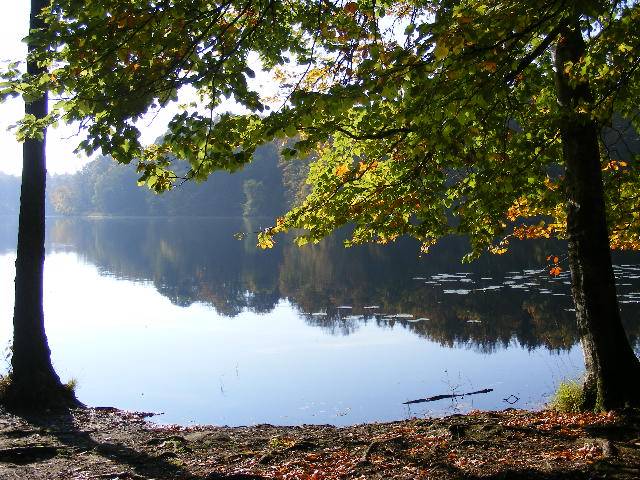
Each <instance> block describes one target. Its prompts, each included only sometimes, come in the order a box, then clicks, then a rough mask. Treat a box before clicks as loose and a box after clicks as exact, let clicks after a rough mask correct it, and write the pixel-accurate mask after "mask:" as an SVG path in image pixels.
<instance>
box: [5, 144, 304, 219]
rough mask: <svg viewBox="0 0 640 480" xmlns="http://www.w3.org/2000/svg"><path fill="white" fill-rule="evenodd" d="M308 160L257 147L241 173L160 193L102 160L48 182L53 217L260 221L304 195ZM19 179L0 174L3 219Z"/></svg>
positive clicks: (15, 206)
mask: <svg viewBox="0 0 640 480" xmlns="http://www.w3.org/2000/svg"><path fill="white" fill-rule="evenodd" d="M308 165H309V164H308V162H305V161H293V162H292V161H287V162H283V161H281V159H280V156H279V154H278V150H277V148H276V146H275V145H273V144H268V145H265V146H262V147H260V148H258V150H257V151H256V153H255V155H254V160H253V161H252V162H251V163H250V164H248V165H247V166H246V167H245V168H244V169H243V170H242V171H240V172H236V173H233V174H231V173H226V172H218V173H216V174H215V175H212V176H211V177H210V178H209V180H207V181H206V182H204V183H200V184H197V183H196V182H191V181H190V182H185V183H184V184H182V185H179V186H177V187H176V188H174V189H173V190H172V191H170V192H167V193H164V194H162V195H157V194H155V193H153V192H151V191H149V190H148V189H147V188H146V187H139V186H138V185H137V178H138V176H139V175H138V174H137V173H136V171H135V165H133V164H131V165H120V164H118V163H116V162H115V161H113V160H112V159H111V158H110V157H104V156H101V157H98V158H97V159H95V160H93V161H91V162H90V163H88V164H87V165H85V166H84V168H83V169H82V170H80V171H79V172H77V173H74V174H71V175H52V176H50V177H49V178H48V180H47V182H48V183H47V214H48V215H74V216H75V215H78V216H81V215H82V216H84V215H110V216H213V217H239V216H245V217H255V216H269V217H273V216H277V215H280V214H282V213H284V212H285V211H286V210H287V209H288V208H289V207H290V206H291V205H292V204H293V203H294V202H295V201H296V200H297V199H300V198H301V197H302V195H303V194H304V189H305V183H304V181H305V178H306V175H307V171H308ZM19 201H20V178H18V177H15V176H11V175H5V174H2V173H0V215H14V214H17V213H18V210H19Z"/></svg>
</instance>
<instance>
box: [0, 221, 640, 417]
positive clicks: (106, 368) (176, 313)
mask: <svg viewBox="0 0 640 480" xmlns="http://www.w3.org/2000/svg"><path fill="white" fill-rule="evenodd" d="M11 221H13V222H14V225H13V226H12V225H11V224H10V222H11ZM264 223H265V225H266V224H267V221H266V220H265V222H264ZM260 226H261V225H260V222H259V221H253V222H247V221H243V220H211V219H169V220H167V219H140V218H130V219H69V218H65V219H61V218H58V219H49V220H48V232H47V259H46V264H45V298H44V300H45V305H44V308H45V318H46V322H47V325H46V328H47V334H48V337H49V342H50V345H51V350H52V357H53V361H54V365H55V367H56V369H57V371H58V372H59V373H60V375H61V377H62V378H63V379H64V380H68V379H69V378H71V377H75V378H77V379H78V384H79V387H78V388H79V390H78V395H79V398H81V399H82V400H83V401H84V402H86V403H88V404H90V405H113V406H117V407H120V408H128V409H133V410H144V411H162V412H166V415H163V416H161V417H158V418H157V420H158V421H161V422H168V423H173V422H177V423H182V424H186V423H189V422H191V421H195V422H198V423H214V424H229V425H242V424H250V423H264V422H268V423H276V424H302V423H332V424H336V425H345V424H353V423H358V422H365V421H386V420H396V419H400V418H405V417H407V416H414V415H418V416H420V415H427V414H429V415H431V414H443V413H452V412H456V411H465V410H468V409H470V408H482V409H499V408H505V407H508V406H510V405H509V403H507V402H505V400H504V399H505V398H515V397H517V398H518V399H519V400H518V401H517V403H516V404H515V406H516V407H537V406H540V405H541V404H542V403H543V402H544V401H545V400H546V399H547V398H548V395H549V394H550V393H551V392H553V390H554V389H555V387H556V385H557V383H558V382H559V381H560V380H562V379H563V378H567V377H568V378H571V377H575V376H577V375H579V374H580V372H581V370H582V355H581V352H580V349H579V347H577V346H576V341H577V337H576V331H575V327H574V318H573V312H572V311H571V309H572V305H571V300H570V297H569V296H568V295H567V294H568V285H567V283H566V282H568V278H567V276H566V273H563V274H562V275H560V277H558V278H551V277H549V275H548V274H547V273H546V272H544V271H542V272H541V269H542V267H543V266H544V265H545V263H546V260H545V259H546V257H547V255H548V254H549V253H561V252H562V251H563V247H562V245H559V244H553V243H550V244H542V243H535V244H530V245H520V246H519V247H520V248H517V249H516V250H515V251H514V252H512V254H511V255H508V256H504V257H487V258H482V259H480V260H479V261H478V262H476V263H473V264H470V265H461V264H460V262H459V259H460V258H461V256H462V255H463V254H464V253H465V251H466V247H465V245H464V242H462V241H459V240H450V241H447V242H444V243H443V245H441V246H440V247H439V248H438V249H435V250H434V251H433V252H432V253H431V254H430V255H429V256H426V257H424V258H418V256H417V253H416V252H417V248H416V245H415V244H413V243H411V242H401V243H399V244H397V245H391V246H387V247H384V248H381V247H374V246H363V247H358V248H352V249H349V250H345V249H344V248H343V247H342V245H341V242H340V238H339V237H334V238H332V239H329V240H328V241H325V242H323V243H321V244H319V245H316V246H313V247H305V248H296V247H293V246H291V245H290V244H289V243H287V242H286V241H281V242H280V243H278V244H277V245H276V247H275V248H274V249H273V250H270V251H266V252H262V251H257V250H256V248H255V246H254V241H255V240H254V239H250V238H248V239H245V240H243V241H238V240H235V239H234V238H233V235H232V234H233V233H234V232H238V231H255V230H257V229H259V228H260ZM16 228H17V222H15V219H13V220H12V219H8V221H7V222H3V223H2V225H1V226H0V317H2V318H5V319H6V320H7V321H5V322H2V323H0V346H2V347H5V346H6V345H7V344H8V342H9V339H10V338H11V322H10V321H8V320H9V319H10V318H11V312H12V299H13V263H14V259H15V250H14V248H15V247H14V245H15V229H16ZM616 262H617V264H618V266H617V267H616V274H617V275H618V277H619V282H618V283H619V293H620V298H621V301H623V302H625V303H623V304H622V309H623V317H624V321H625V324H626V328H627V332H628V333H629V335H630V336H631V338H632V340H633V341H634V343H635V344H636V345H638V334H639V333H640V332H639V331H638V330H639V323H640V322H639V315H638V313H639V310H638V307H639V304H638V301H640V298H639V297H640V295H639V293H638V292H639V291H640V288H639V286H640V283H639V282H640V279H639V278H638V277H640V270H638V266H637V264H638V263H640V262H639V261H638V256H637V255H635V256H634V255H627V256H624V257H617V259H616ZM523 372H526V375H523ZM484 388H493V389H494V390H493V392H491V393H489V394H486V395H477V396H473V397H468V398H465V399H462V400H460V399H458V400H456V401H441V402H434V403H433V404H422V405H417V406H410V408H409V407H407V406H405V405H403V404H402V403H403V402H406V401H407V400H412V399H416V398H424V397H428V396H432V395H438V394H445V393H451V392H452V391H453V392H458V393H460V392H464V391H474V390H479V389H484ZM512 395H515V397H511V396H512Z"/></svg>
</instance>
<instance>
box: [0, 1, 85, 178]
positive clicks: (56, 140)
mask: <svg viewBox="0 0 640 480" xmlns="http://www.w3.org/2000/svg"><path fill="white" fill-rule="evenodd" d="M4 3H5V4H4V5H3V6H2V15H0V59H1V60H5V59H6V60H8V59H11V60H20V59H23V58H24V57H25V55H26V52H27V47H26V45H25V44H24V43H22V41H21V39H22V38H24V37H25V36H26V35H27V32H28V31H29V2H27V1H26V0H18V1H15V0H14V1H10V2H4ZM23 113H24V104H23V102H22V100H20V99H15V98H14V99H11V100H9V101H7V102H5V103H2V104H0V152H2V154H1V156H0V171H2V172H4V173H11V174H14V175H20V172H21V171H22V145H21V144H19V143H18V142H17V141H16V140H15V136H14V134H13V133H12V132H9V131H7V129H8V127H9V126H10V125H12V124H14V123H15V122H16V121H17V120H19V119H20V118H21V117H22V115H23ZM72 132H73V130H71V129H69V128H58V129H50V130H49V132H48V136H47V170H48V171H49V172H50V173H65V172H74V171H76V170H78V169H79V168H81V167H82V165H84V163H86V161H87V160H86V159H85V158H81V157H78V156H77V155H75V154H74V153H73V148H74V146H75V145H76V144H77V143H78V140H77V138H69V137H70V136H71V135H72Z"/></svg>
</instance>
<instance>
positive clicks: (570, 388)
mask: <svg viewBox="0 0 640 480" xmlns="http://www.w3.org/2000/svg"><path fill="white" fill-rule="evenodd" d="M583 405H584V393H583V391H582V384H581V383H580V382H578V381H575V380H571V381H568V382H561V383H560V385H558V390H556V393H555V394H554V396H553V398H552V399H551V401H550V402H549V407H551V408H552V409H554V410H556V411H558V412H562V413H578V412H581V411H582V408H583Z"/></svg>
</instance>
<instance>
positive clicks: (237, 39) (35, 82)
mask: <svg viewBox="0 0 640 480" xmlns="http://www.w3.org/2000/svg"><path fill="white" fill-rule="evenodd" d="M44 14H45V15H46V19H47V22H48V23H47V24H48V25H49V29H48V30H47V31H43V32H35V33H32V35H34V36H36V37H37V38H38V39H39V41H40V42H41V45H42V49H41V51H40V52H39V55H40V56H41V59H42V62H44V63H46V64H47V66H48V67H49V73H48V74H47V75H43V76H42V77H41V78H38V79H33V78H28V77H26V76H25V75H21V74H19V72H17V71H16V70H9V71H8V72H7V74H6V77H7V79H8V82H7V83H5V87H4V89H5V90H4V91H5V93H7V94H8V93H16V92H17V93H22V94H25V95H27V96H29V95H31V94H32V93H33V92H34V91H37V90H38V89H44V88H47V89H50V90H51V91H53V92H55V93H56V94H57V96H58V98H59V100H58V102H57V103H56V105H55V108H54V109H53V112H52V114H51V116H50V118H49V119H48V120H47V121H48V122H54V121H56V120H58V119H63V120H64V121H79V122H80V124H81V126H82V127H83V128H85V129H86V130H87V133H88V137H87V139H86V141H84V142H83V143H82V145H81V148H83V149H85V150H86V151H88V152H92V151H95V150H97V149H101V150H102V152H103V153H105V154H110V155H113V157H114V158H115V159H116V160H118V161H120V162H124V163H128V162H130V161H131V160H133V159H136V160H137V161H138V162H139V165H138V169H139V171H140V173H141V181H143V182H146V183H147V184H148V185H149V186H150V187H151V188H153V189H155V190H156V191H163V190H166V189H169V188H171V186H172V185H174V184H175V182H176V181H177V180H178V179H179V177H181V176H182V177H184V178H195V179H204V178H206V177H207V176H208V175H209V174H210V173H212V172H214V171H215V170H218V169H226V170H229V171H233V170H235V169H237V168H240V167H241V166H242V165H243V164H245V163H246V162H248V161H249V160H250V158H251V154H252V153H253V151H254V150H255V148H256V146H257V145H259V144H261V143H264V142H266V141H271V140H272V139H273V138H276V137H279V138H289V139H290V140H289V141H288V142H285V143H283V144H284V147H283V150H282V154H283V155H284V156H285V157H287V158H289V157H290V158H295V157H305V156H308V155H311V154H313V159H314V161H313V162H312V165H311V169H310V173H309V177H308V183H309V184H310V185H311V187H312V191H311V194H310V195H309V196H308V197H307V198H306V199H305V200H304V201H302V203H301V204H300V205H299V206H298V207H295V208H293V209H292V210H291V211H290V212H288V213H287V214H286V215H285V216H284V217H282V218H280V219H278V220H277V222H276V224H275V225H274V226H273V227H272V228H270V229H268V230H266V231H265V232H263V233H262V234H261V235H260V237H259V241H260V244H261V245H262V246H265V247H268V246H269V245H271V244H272V242H273V240H272V236H273V235H274V234H276V233H279V232H282V231H285V230H288V229H291V228H301V229H303V233H302V234H301V236H300V237H299V241H300V243H304V242H307V241H317V240H319V239H320V238H322V237H324V236H326V235H327V234H328V233H330V232H331V231H333V230H334V229H335V228H336V227H338V226H341V225H343V224H346V223H352V224H354V225H355V229H354V230H353V234H352V237H351V239H350V242H354V243H360V242H379V243H386V242H389V241H393V240H394V239H396V238H398V237H399V236H401V235H411V236H413V237H415V238H418V239H419V240H421V241H422V242H423V247H424V249H425V250H426V249H428V247H429V246H430V245H431V244H433V243H434V242H435V241H436V240H437V239H438V238H440V237H442V236H444V235H448V234H468V235H469V236H470V238H471V240H472V248H473V252H472V253H473V254H479V253H480V252H481V251H483V250H485V249H487V248H488V249H489V250H490V251H492V252H494V253H503V252H504V251H506V248H507V246H508V242H509V239H510V238H512V237H517V238H539V237H562V236H563V235H564V231H565V221H566V207H565V203H566V198H567V196H566V193H565V185H564V176H563V165H562V145H561V140H560V134H559V127H560V125H561V124H562V122H563V116H564V115H566V112H565V111H563V110H562V109H561V108H560V107H559V106H558V102H557V100H556V98H557V97H556V87H555V84H554V67H553V58H552V52H553V47H554V45H555V43H556V42H557V41H559V38H560V37H559V34H560V32H561V30H562V28H564V27H566V26H567V25H568V24H570V23H572V22H575V21H578V22H580V26H581V29H582V32H583V37H584V39H585V42H586V54H585V55H584V56H583V57H582V58H580V60H579V61H578V62H576V63H568V64H565V65H564V69H565V73H566V74H567V75H569V76H570V78H571V79H572V80H573V81H576V82H578V81H580V82H585V81H586V82H588V84H589V87H590V89H591V91H592V94H593V100H592V101H590V102H586V101H585V102H584V103H583V104H580V105H578V106H577V107H576V109H577V110H576V112H574V113H576V114H579V115H582V116H584V117H585V118H591V119H594V120H596V121H597V122H598V124H599V125H600V126H601V127H602V131H603V140H604V139H605V137H606V140H607V142H604V141H603V143H602V147H603V148H601V150H602V168H603V173H604V181H605V189H606V195H607V206H608V220H609V222H610V236H611V244H612V246H613V247H615V248H634V249H635V248H640V196H639V194H638V193H637V192H638V191H640V189H639V187H640V185H639V179H640V175H638V173H639V165H638V161H637V160H636V159H635V158H633V155H632V154H631V150H633V148H631V147H629V146H628V145H627V144H626V143H625V142H626V141H627V140H628V139H629V138H631V137H632V136H633V135H631V133H633V130H631V129H630V126H633V127H635V128H636V129H637V128H638V127H639V126H640V125H639V123H640V121H639V120H638V110H637V105H639V104H640V82H638V79H639V78H638V76H639V72H638V67H639V65H640V57H639V56H638V53H637V52H639V51H640V7H639V5H638V2H636V1H605V0H582V1H578V2H569V1H563V0H533V1H516V0H502V1H498V0H462V1H427V0H405V1H388V0H362V1H348V2H347V1H341V0H333V1H328V0H316V1H310V0H286V1H285V0H280V1H278V0H271V1H270V0H260V1H240V0H233V1H227V2H211V1H204V0H203V1H198V0H173V1H169V0H167V1H149V0H146V1H145V0H127V1H122V0H118V1H116V0H97V1H89V2H84V1H82V2H80V1H77V0H65V1H54V2H53V3H52V7H51V9H50V10H47V11H46V12H45V13H44ZM252 52H253V53H254V54H257V56H258V58H259V59H260V62H261V64H262V67H263V68H265V69H267V70H269V69H277V71H278V76H279V78H281V79H282V82H283V95H282V98H283V102H282V104H281V106H279V107H278V108H277V109H275V110H271V111H270V110H268V102H267V100H266V99H264V98H262V97H261V95H260V92H259V91H258V89H257V87H255V86H252V84H251V83H250V82H249V81H248V79H250V78H251V77H253V76H254V71H253V70H251V68H250V65H249V63H250V62H249V58H250V54H251V53H252ZM185 86H190V87H192V88H194V89H195V91H196V92H197V94H198V95H199V98H200V102H199V105H197V106H192V107H190V108H187V109H186V110H185V111H184V112H181V113H179V114H177V115H176V116H175V117H174V119H173V120H172V122H171V123H170V125H169V131H168V132H167V135H166V136H165V137H164V139H163V140H162V141H160V142H159V143H158V144H156V145H152V146H148V147H145V146H143V145H141V143H140V141H139V131H138V129H137V128H136V126H135V125H134V122H135V120H136V119H138V118H139V117H140V116H141V115H142V114H144V113H145V112H147V111H149V110H150V109H153V108H162V107H163V106H165V105H166V104H167V102H169V101H170V100H172V99H175V98H176V94H177V91H178V90H179V89H180V88H182V87H185ZM225 97H227V98H229V97H233V98H234V99H235V100H236V101H237V102H239V103H240V104H242V105H243V106H245V107H246V108H247V110H248V111H249V112H250V113H248V114H246V115H236V116H232V115H228V114H227V115H223V116H221V117H220V118H219V119H216V121H214V117H213V114H212V109H213V108H215V107H216V106H217V105H219V103H220V102H221V100H222V99H223V98H225ZM41 127H42V125H35V122H34V121H33V119H29V118H25V120H24V121H23V123H22V126H21V133H22V134H23V135H31V134H34V132H37V131H38V129H39V128H41ZM625 129H626V130H625ZM612 145H615V147H614V148H612ZM627 147H629V148H627ZM171 155H173V156H175V157H178V158H181V159H184V160H185V161H187V162H188V165H189V167H190V168H189V170H188V171H187V172H186V173H185V174H184V175H177V174H176V173H175V172H173V171H171V170H170V169H169V168H168V167H169V163H168V161H167V159H168V158H170V156H171ZM348 243H349V242H348Z"/></svg>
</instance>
